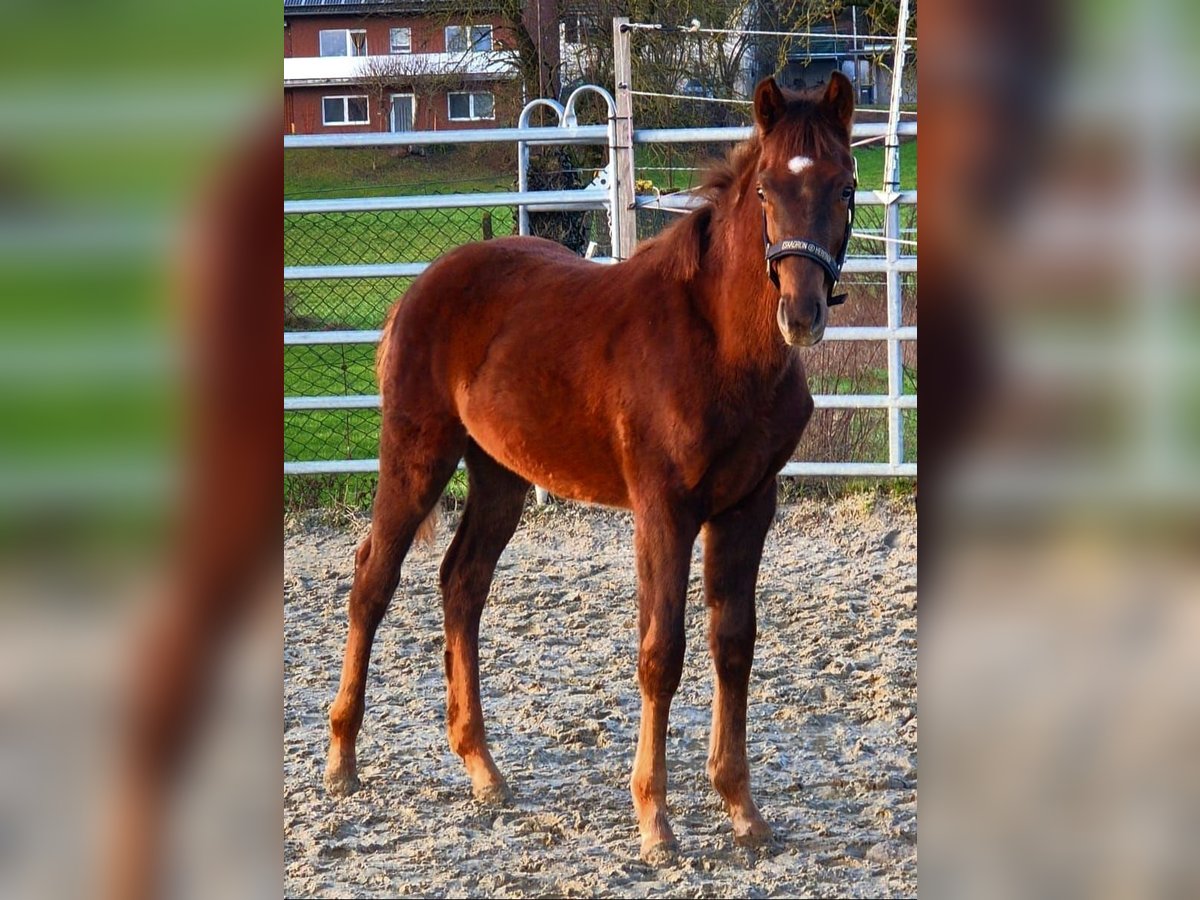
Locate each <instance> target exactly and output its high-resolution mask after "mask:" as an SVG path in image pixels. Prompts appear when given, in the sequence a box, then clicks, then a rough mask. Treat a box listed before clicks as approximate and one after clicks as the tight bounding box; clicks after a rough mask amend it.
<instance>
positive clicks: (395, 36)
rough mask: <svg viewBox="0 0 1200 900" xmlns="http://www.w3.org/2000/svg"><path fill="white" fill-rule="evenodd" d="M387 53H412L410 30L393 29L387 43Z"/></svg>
mask: <svg viewBox="0 0 1200 900" xmlns="http://www.w3.org/2000/svg"><path fill="white" fill-rule="evenodd" d="M388 52H389V53H412V29H411V28H393V29H392V30H391V37H390V39H389V41H388Z"/></svg>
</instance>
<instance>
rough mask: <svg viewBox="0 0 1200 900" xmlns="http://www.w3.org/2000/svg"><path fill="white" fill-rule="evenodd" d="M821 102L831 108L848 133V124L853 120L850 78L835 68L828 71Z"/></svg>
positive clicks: (852, 95) (852, 91)
mask: <svg viewBox="0 0 1200 900" xmlns="http://www.w3.org/2000/svg"><path fill="white" fill-rule="evenodd" d="M821 102H822V103H823V104H824V105H825V106H827V107H829V108H830V109H831V110H833V113H834V115H836V116H837V117H838V119H839V121H841V123H842V124H843V125H844V126H845V127H846V133H847V134H849V133H850V125H851V124H852V123H853V121H854V85H853V84H851V83H850V79H849V78H847V77H846V76H845V75H843V74H842V73H841V72H838V71H837V70H836V69H835V70H834V71H833V72H832V73H830V76H829V84H828V85H827V86H826V87H825V96H824V97H822V98H821Z"/></svg>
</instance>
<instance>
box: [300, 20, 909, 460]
mask: <svg viewBox="0 0 1200 900" xmlns="http://www.w3.org/2000/svg"><path fill="white" fill-rule="evenodd" d="M907 5H908V4H907V3H903V4H902V6H903V7H907ZM906 11H907V10H906V9H905V10H903V12H906ZM906 19H907V16H905V15H903V14H902V17H901V23H900V33H899V34H898V35H897V51H896V54H897V56H896V62H897V65H896V67H895V68H896V72H897V73H899V72H901V71H902V69H903V65H904V63H903V59H904V46H905V43H904V28H905V23H906ZM638 27H639V26H637V25H636V24H634V25H631V24H630V23H628V22H627V21H625V20H617V21H616V22H614V37H616V36H617V35H618V34H621V35H625V36H626V38H627V37H628V35H629V34H630V33H631V32H633V31H635V30H636V29H637V28H638ZM616 44H617V50H618V60H617V62H618V65H617V93H616V97H615V98H614V97H612V96H610V95H609V94H608V93H607V92H606V91H604V90H603V89H600V88H595V87H592V86H589V87H586V88H582V89H580V90H579V91H576V92H575V94H573V95H572V96H571V97H570V98H569V99H568V101H567V103H565V104H563V105H561V106H560V105H559V104H556V103H553V102H552V101H545V100H539V101H535V102H534V103H533V104H530V106H528V107H527V108H526V110H525V111H523V113H522V115H521V118H520V121H519V127H517V128H498V129H488V130H472V131H454V132H403V133H371V134H347V135H293V136H287V137H285V138H284V147H285V149H300V148H313V147H376V148H387V147H405V148H416V147H445V146H454V145H480V144H492V145H495V144H501V145H504V144H508V145H512V144H515V145H516V148H517V162H518V167H517V168H518V174H517V178H516V184H515V185H514V186H515V187H516V188H517V190H515V191H504V192H478V191H471V192H455V191H454V190H453V188H454V184H453V183H449V182H441V183H438V184H434V185H425V186H423V187H424V189H425V190H426V191H427V192H426V193H422V194H411V193H410V194H405V195H397V196H387V197H361V198H336V199H333V198H331V199H304V200H285V202H284V243H285V268H284V282H285V333H284V344H285V397H284V417H285V463H284V474H285V475H307V474H317V473H353V472H376V471H378V460H377V459H376V458H375V456H376V453H377V447H378V431H379V397H378V395H377V393H376V388H375V384H374V350H375V344H376V343H377V342H378V340H379V337H380V332H379V330H378V328H379V325H380V323H382V321H383V318H384V315H385V313H386V310H387V308H388V306H389V305H390V304H391V303H392V302H393V301H394V300H395V298H397V297H398V296H400V295H401V294H402V293H403V292H404V290H405V289H406V288H407V286H408V285H409V284H410V283H411V280H412V279H413V278H414V277H415V276H416V275H418V274H419V273H420V272H422V271H423V270H424V269H425V268H426V266H427V265H428V264H429V262H430V261H432V260H433V259H435V258H436V257H437V256H439V255H440V254H441V253H443V252H445V251H446V250H449V249H451V248H452V247H454V246H457V245H458V244H461V243H465V242H468V241H472V240H478V239H480V238H481V237H486V236H489V235H490V234H493V233H494V234H497V235H503V234H509V233H513V232H519V233H523V234H528V233H531V231H535V230H536V227H535V226H536V225H537V220H538V216H539V214H541V215H543V216H544V215H545V214H547V213H562V212H569V213H572V217H571V218H572V233H573V237H572V241H575V240H579V241H581V242H582V243H584V244H592V245H593V246H592V247H591V250H592V251H593V258H594V259H597V261H598V264H603V263H611V262H614V261H616V258H619V257H620V256H621V255H622V253H623V252H624V253H628V252H630V251H631V248H632V247H633V246H634V245H635V244H636V241H637V238H638V236H645V235H646V234H648V233H653V232H654V231H656V230H657V229H658V228H660V227H661V226H662V224H663V222H664V221H665V220H667V219H668V218H670V217H671V216H673V215H677V214H679V213H683V212H686V210H687V209H688V208H689V207H691V206H693V205H695V204H696V203H698V202H699V201H698V200H696V199H695V198H693V197H692V196H691V195H689V194H687V193H686V192H684V193H666V194H658V193H657V192H656V193H644V194H641V195H638V194H636V193H635V190H634V188H635V178H636V174H637V172H636V162H635V154H634V152H633V148H637V147H658V148H670V147H676V146H681V145H686V146H688V147H689V148H690V147H695V146H696V145H706V144H713V143H729V142H734V141H739V140H743V139H745V138H746V137H748V136H749V133H750V129H749V128H745V127H734V128H687V129H645V130H637V129H635V128H633V123H632V121H628V122H626V121H624V119H626V118H627V117H629V110H630V109H631V104H630V103H629V100H630V97H631V94H632V85H631V84H630V80H629V77H628V74H627V73H628V68H626V69H625V73H626V77H625V79H624V80H622V67H621V65H620V61H621V60H620V53H621V41H620V40H618V41H616ZM625 47H626V50H625V52H626V53H628V52H629V51H628V43H627V42H626V44H625ZM900 81H901V78H900V77H899V74H897V75H896V77H894V80H893V85H894V90H893V97H892V102H891V106H890V108H889V116H888V121H886V122H864V123H860V124H856V125H855V128H854V133H853V137H854V139H855V141H856V143H857V142H868V141H871V140H882V141H883V142H884V147H885V151H884V157H885V159H884V178H883V183H882V184H880V185H879V186H878V187H873V186H868V185H860V190H859V191H858V193H857V195H856V205H857V208H858V215H857V217H856V221H855V237H854V239H853V240H852V242H851V246H850V256H849V258H848V259H847V262H846V266H845V268H844V270H843V271H844V273H845V277H844V281H845V283H846V284H847V286H849V288H850V300H849V302H848V303H847V304H846V306H844V307H841V308H839V309H838V310H835V311H834V313H835V314H834V322H837V321H838V318H839V316H841V317H842V318H843V321H845V314H846V313H849V314H850V315H851V316H853V322H852V324H848V325H841V326H834V325H832V324H831V326H830V327H829V328H828V329H827V330H826V334H825V341H826V342H827V343H825V344H824V345H823V346H822V347H818V348H816V349H814V350H812V351H806V354H807V355H806V367H807V368H808V370H809V374H810V380H811V381H812V382H813V384H814V396H815V400H816V405H817V410H818V411H817V413H816V415H815V417H814V421H813V423H812V424H811V425H810V427H809V432H808V436H807V437H806V441H805V442H804V443H802V444H801V446H800V448H799V449H798V453H797V458H795V459H793V461H792V462H790V463H788V465H787V466H786V467H785V468H784V470H783V473H782V474H784V475H791V476H795V475H817V476H831V475H836V476H843V475H850V476H897V475H899V476H914V475H915V474H916V463H915V461H914V460H913V454H912V448H911V446H908V447H906V434H907V435H908V437H909V441H908V442H907V443H909V444H910V445H911V438H912V437H913V436H914V435H915V415H916V406H917V402H916V390H915V381H916V378H915V371H916V366H915V352H914V351H915V342H916V336H917V331H916V299H915V278H916V254H915V241H914V238H915V234H916V228H915V225H916V222H915V204H916V199H917V198H916V191H915V190H901V185H900V178H899V154H900V142H901V139H902V138H908V137H915V135H916V131H917V129H916V122H915V121H902V120H901V117H900V109H899V84H900ZM585 95H587V96H598V97H599V98H600V99H601V100H602V101H603V103H604V106H605V107H606V108H607V122H606V123H605V124H603V125H581V124H579V123H578V121H577V115H576V110H575V107H576V105H577V100H578V99H579V98H580V97H582V96H585ZM537 107H541V108H545V109H547V110H548V111H549V113H550V115H551V116H553V117H554V118H556V119H557V122H558V124H556V125H552V126H542V127H530V126H529V124H528V123H529V119H530V115H531V113H532V112H533V111H534V109H535V108H537ZM625 133H628V134H629V136H630V137H631V138H632V140H631V141H628V142H623V141H624V138H625ZM584 146H592V147H597V148H601V149H602V150H604V151H606V154H607V158H606V159H605V161H604V164H603V165H602V166H598V167H596V168H591V167H588V168H585V169H584V170H582V171H570V170H569V167H566V166H563V167H560V168H561V170H560V171H558V172H557V173H556V174H557V175H559V176H560V179H561V177H568V181H569V182H570V183H575V184H580V185H585V186H580V187H574V188H571V189H565V190H563V189H559V190H536V191H534V190H529V189H528V188H529V186H530V185H529V176H528V172H529V165H530V160H531V154H530V148H549V147H574V148H579V147H584ZM543 152H544V151H543ZM684 157H685V159H686V161H687V162H688V163H691V162H692V161H694V155H693V154H692V153H690V152H689V153H686V154H684ZM571 179H573V181H571ZM443 191H444V192H443ZM578 249H581V248H578ZM881 307H882V308H881ZM850 348H860V351H859V352H857V353H855V354H852V355H847V352H846V351H847V350H848V349H850ZM872 388H873V390H871V389H872ZM879 417H883V420H882V421H880V420H879ZM838 432H841V433H842V436H843V438H844V439H843V440H841V441H835V442H833V443H829V442H828V441H826V444H825V445H822V443H821V438H822V436H823V437H824V438H826V439H827V438H828V436H829V435H830V434H833V433H838ZM884 436H886V438H885V439H884ZM810 438H815V439H810ZM848 448H856V449H848ZM831 454H832V455H833V457H834V458H829V457H830V456H831ZM334 456H337V457H341V458H332V457H334ZM822 456H824V457H825V458H822ZM847 456H855V457H860V458H846V457H847ZM862 456H866V457H867V458H861V457H862ZM880 456H882V457H884V458H879V457H880Z"/></svg>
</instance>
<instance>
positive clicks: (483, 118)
mask: <svg viewBox="0 0 1200 900" xmlns="http://www.w3.org/2000/svg"><path fill="white" fill-rule="evenodd" d="M479 94H487V95H488V96H489V97H491V98H492V114H491V115H490V116H477V115H475V97H476V96H477V95H479ZM464 95H465V96H467V97H470V98H471V99H470V100H468V101H467V106H468V108H469V109H470V112H471V114H470V115H469V116H466V117H465V118H463V117H461V116H455V115H454V113H453V112H452V111H451V109H450V98H451V97H455V96H464ZM495 118H496V95H495V94H494V93H493V92H492V91H449V92H448V93H447V94H446V119H447V120H448V121H451V122H487V121H492V120H494V119H495Z"/></svg>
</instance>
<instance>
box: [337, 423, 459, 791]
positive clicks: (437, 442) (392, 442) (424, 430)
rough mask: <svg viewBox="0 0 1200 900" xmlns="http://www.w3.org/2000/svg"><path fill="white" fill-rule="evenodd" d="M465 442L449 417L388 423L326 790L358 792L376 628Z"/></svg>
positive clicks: (359, 568)
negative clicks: (357, 750) (358, 753)
mask: <svg viewBox="0 0 1200 900" xmlns="http://www.w3.org/2000/svg"><path fill="white" fill-rule="evenodd" d="M464 442H465V433H464V431H463V428H462V425H461V424H460V423H459V422H457V421H454V420H451V419H447V420H446V421H444V422H441V423H437V424H433V423H429V422H425V423H416V422H413V421H412V420H410V419H407V418H404V417H395V418H385V420H384V426H383V435H382V440H381V446H380V460H379V464H380V472H379V489H378V490H377V492H376V494H375V508H374V511H373V513H372V516H371V533H370V534H369V535H368V536H367V537H366V539H365V540H364V541H363V542H362V543H361V544H360V545H359V547H358V551H357V552H356V553H355V566H354V585H353V587H352V588H351V589H350V604H349V607H350V609H349V612H350V633H349V636H348V637H347V638H346V653H345V657H344V658H343V660H342V679H341V683H340V685H339V686H338V692H337V697H336V698H335V699H334V701H333V706H332V707H331V708H330V711H329V730H330V741H329V756H328V759H327V761H326V765H325V786H326V788H327V789H328V790H329V792H330V793H332V794H349V793H352V792H353V791H354V790H356V789H357V788H358V772H357V763H356V760H355V754H354V744H355V741H356V739H357V738H358V731H359V728H360V727H361V726H362V719H363V698H364V694H365V690H366V680H367V666H368V664H369V663H370V658H371V644H372V642H373V641H374V640H375V630H376V629H377V628H378V627H379V623H380V621H381V620H382V619H383V614H384V613H385V612H386V611H387V608H388V604H389V603H390V602H391V600H392V594H394V593H395V591H396V585H397V583H398V582H399V580H400V566H401V564H402V563H403V562H404V557H405V556H406V555H407V554H408V550H409V547H411V546H412V542H413V538H414V537H415V536H416V534H417V530H418V529H419V528H420V527H421V523H422V522H424V520H425V518H426V516H428V515H429V513H430V511H431V510H432V509H433V507H434V504H436V503H437V501H438V499H439V498H440V497H441V494H442V490H443V489H444V488H445V487H446V483H447V482H448V481H449V480H450V476H451V475H452V474H453V473H454V468H455V466H456V465H457V463H458V459H459V457H460V455H461V454H462V449H463V445H464Z"/></svg>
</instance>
